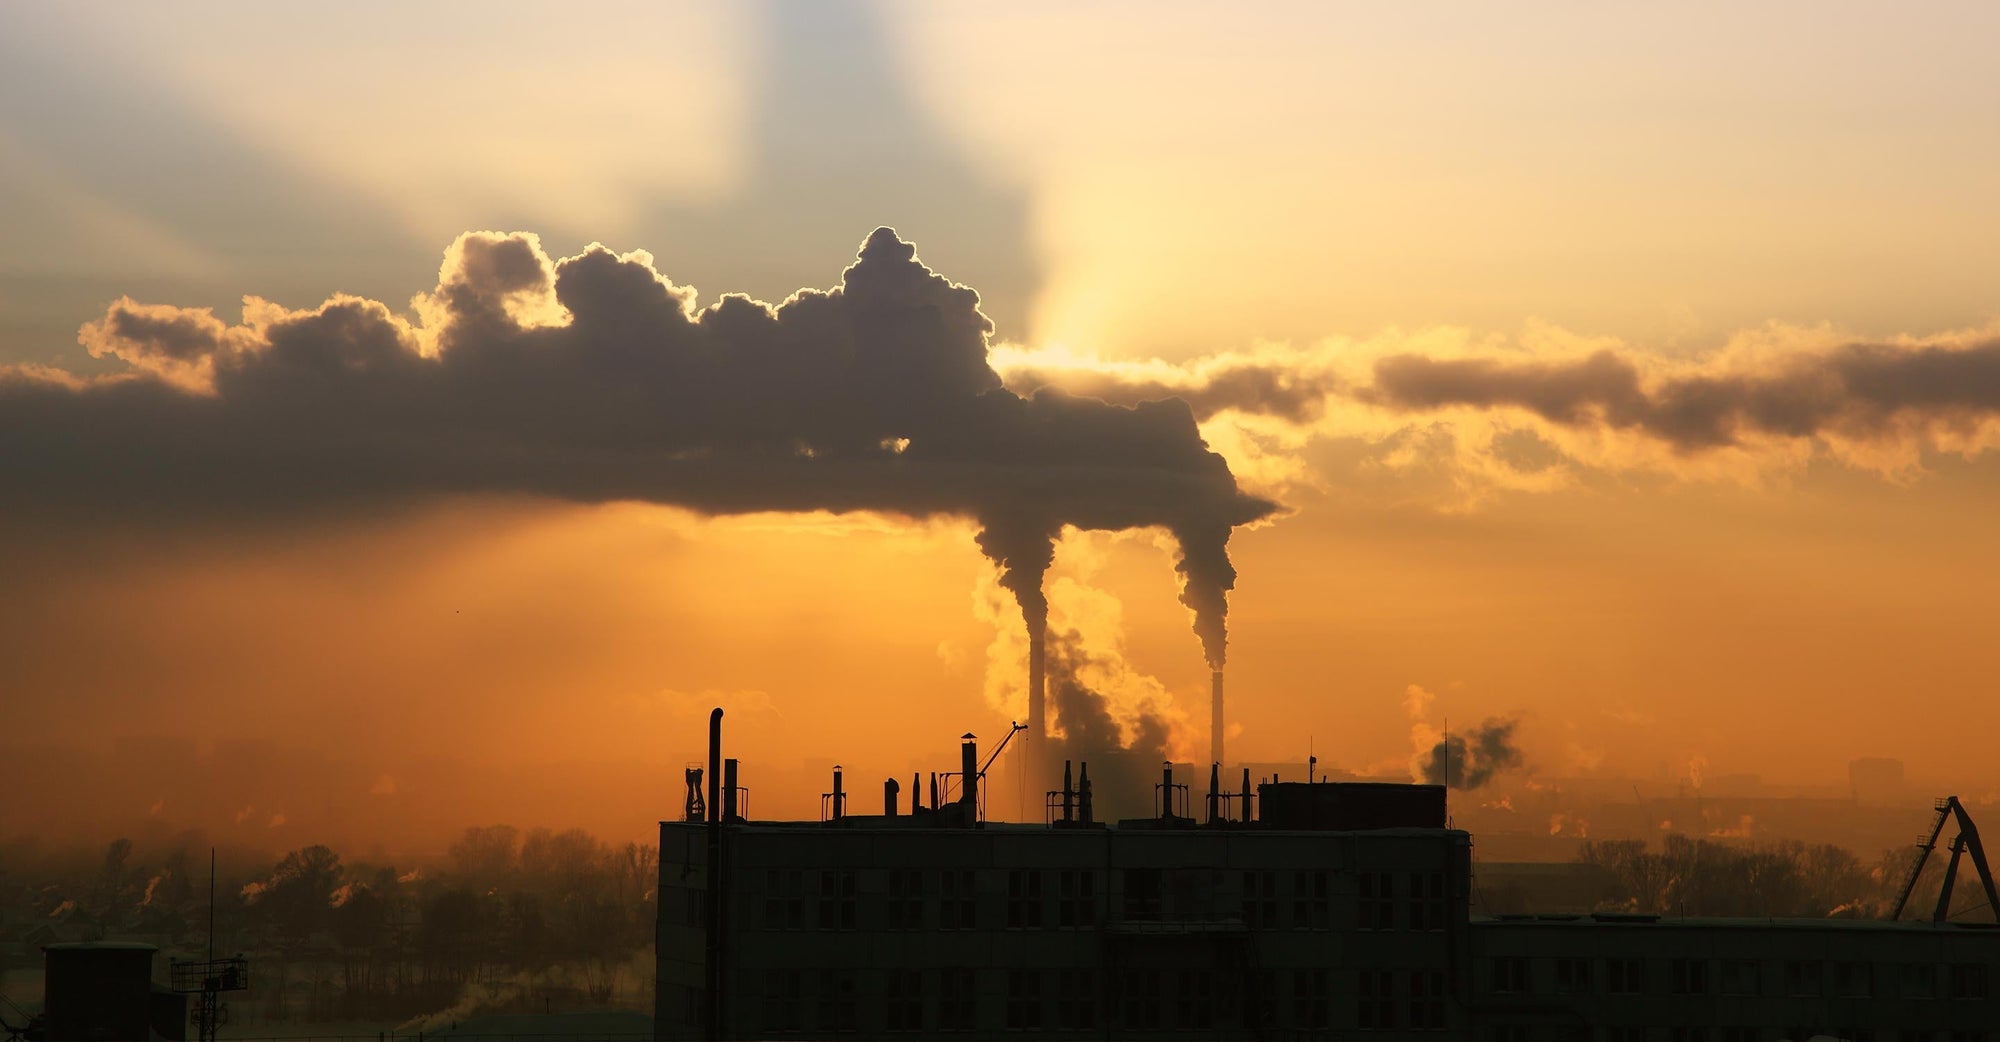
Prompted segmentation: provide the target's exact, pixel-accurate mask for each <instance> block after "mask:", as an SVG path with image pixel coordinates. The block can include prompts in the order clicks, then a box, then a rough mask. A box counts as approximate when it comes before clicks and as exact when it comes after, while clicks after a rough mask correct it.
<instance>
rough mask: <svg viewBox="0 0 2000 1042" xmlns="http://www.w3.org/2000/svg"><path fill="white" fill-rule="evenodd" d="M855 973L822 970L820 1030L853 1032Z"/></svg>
mask: <svg viewBox="0 0 2000 1042" xmlns="http://www.w3.org/2000/svg"><path fill="white" fill-rule="evenodd" d="M854 1020H855V1009H854V971H853V970H821V971H820V974H819V1028H820V1030H821V1031H853V1030H854V1027H855V1024H854Z"/></svg>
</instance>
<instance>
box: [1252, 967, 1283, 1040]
mask: <svg viewBox="0 0 2000 1042" xmlns="http://www.w3.org/2000/svg"><path fill="white" fill-rule="evenodd" d="M1252 980H1253V981H1254V982H1255V984H1254V987H1255V989H1256V992H1257V993H1256V994H1255V995H1253V996H1251V999H1250V1011H1251V1016H1252V1017H1254V1018H1256V1019H1255V1020H1253V1021H1252V1022H1251V1023H1252V1025H1253V1026H1261V1027H1266V1028H1272V1027H1276V1026H1277V1025H1278V1002H1279V993H1278V971H1277V970H1258V971H1257V973H1256V976H1255V977H1253V978H1252Z"/></svg>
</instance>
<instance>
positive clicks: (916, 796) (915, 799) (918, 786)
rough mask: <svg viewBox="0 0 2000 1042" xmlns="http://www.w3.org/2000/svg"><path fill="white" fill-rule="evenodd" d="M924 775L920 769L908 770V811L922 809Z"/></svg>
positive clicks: (913, 811)
mask: <svg viewBox="0 0 2000 1042" xmlns="http://www.w3.org/2000/svg"><path fill="white" fill-rule="evenodd" d="M923 783H924V776H923V773H922V772H921V771H911V772H910V813H912V814H915V813H916V812H918V811H920V810H923V809H924V784H923Z"/></svg>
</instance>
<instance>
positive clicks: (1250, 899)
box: [1243, 872, 1278, 930]
mask: <svg viewBox="0 0 2000 1042" xmlns="http://www.w3.org/2000/svg"><path fill="white" fill-rule="evenodd" d="M1243 925H1245V926H1248V927H1250V928H1251V929H1253V930H1256V929H1263V930H1275V929H1277V928H1278V874H1277V873H1276V872H1245V873H1243Z"/></svg>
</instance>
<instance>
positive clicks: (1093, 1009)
mask: <svg viewBox="0 0 2000 1042" xmlns="http://www.w3.org/2000/svg"><path fill="white" fill-rule="evenodd" d="M1096 1026H1097V973H1096V971H1094V970H1078V969H1065V970H1058V971H1057V972H1056V1027H1058V1028H1062V1029H1064V1030H1079V1029H1082V1030H1089V1029H1091V1028H1095V1027H1096Z"/></svg>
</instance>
